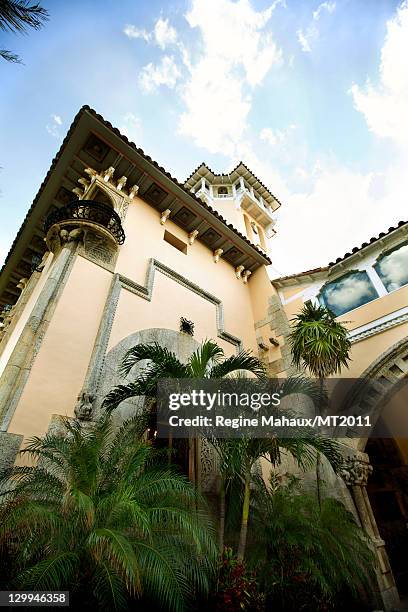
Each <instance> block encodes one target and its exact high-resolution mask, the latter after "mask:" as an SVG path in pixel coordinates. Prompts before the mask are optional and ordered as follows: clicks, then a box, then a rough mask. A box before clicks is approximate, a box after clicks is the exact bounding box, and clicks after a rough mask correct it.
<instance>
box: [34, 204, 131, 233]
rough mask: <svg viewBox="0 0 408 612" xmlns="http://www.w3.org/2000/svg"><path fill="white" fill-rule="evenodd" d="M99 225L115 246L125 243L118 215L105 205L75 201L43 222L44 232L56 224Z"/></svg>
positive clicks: (51, 214) (55, 211)
mask: <svg viewBox="0 0 408 612" xmlns="http://www.w3.org/2000/svg"><path fill="white" fill-rule="evenodd" d="M61 223H62V224H64V225H67V224H69V223H74V224H78V225H86V224H87V223H89V224H91V225H97V226H98V225H99V226H100V227H102V228H104V230H107V231H108V232H109V233H110V234H111V236H112V237H113V238H114V240H115V242H116V243H117V244H123V243H124V242H125V232H124V231H123V228H122V223H121V220H120V217H119V215H118V214H117V213H116V212H115V211H114V210H113V209H112V208H111V206H108V205H107V204H102V203H101V202H94V201H93V200H76V201H75V202H71V203H70V204H68V205H67V206H64V207H63V208H58V209H57V210H54V211H53V212H52V213H50V214H49V215H48V216H47V218H46V219H45V222H44V232H45V234H47V233H48V231H49V229H50V228H51V227H52V226H53V225H56V224H61Z"/></svg>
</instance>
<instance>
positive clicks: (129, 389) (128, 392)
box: [102, 382, 139, 412]
mask: <svg viewBox="0 0 408 612" xmlns="http://www.w3.org/2000/svg"><path fill="white" fill-rule="evenodd" d="M137 395H139V385H138V383H137V382H130V383H128V384H126V385H118V386H117V387H114V388H113V389H111V390H110V391H109V393H108V395H107V396H106V397H105V399H104V400H103V404H102V407H103V408H104V409H105V410H107V411H108V412H111V411H112V410H114V409H115V408H117V407H118V406H119V404H121V403H122V402H124V401H125V400H127V399H129V398H131V397H136V396H137Z"/></svg>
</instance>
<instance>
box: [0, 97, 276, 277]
mask: <svg viewBox="0 0 408 612" xmlns="http://www.w3.org/2000/svg"><path fill="white" fill-rule="evenodd" d="M85 112H88V113H90V114H91V115H92V116H94V117H95V118H96V119H98V121H100V122H101V123H103V124H104V125H105V126H106V127H107V128H108V129H110V130H111V131H112V132H113V133H115V134H116V135H117V136H119V138H121V140H122V141H123V142H125V143H126V144H127V145H129V146H130V147H131V148H132V149H134V150H135V151H137V153H139V155H141V156H142V157H143V158H144V159H145V160H146V161H148V162H149V163H151V164H152V165H153V166H154V167H155V168H157V169H158V170H159V171H160V172H162V173H163V174H164V175H166V176H167V177H168V178H169V179H170V180H171V181H172V182H173V183H174V184H175V185H177V186H178V187H180V188H181V189H183V191H185V192H186V193H188V195H189V196H190V197H192V198H193V199H194V200H196V201H197V202H199V203H200V205H201V206H203V208H205V209H207V210H208V211H209V212H210V213H211V214H212V215H214V217H216V218H217V219H219V220H220V221H221V222H222V223H223V224H224V225H226V226H227V227H228V228H229V229H231V230H232V231H233V232H234V233H235V234H236V235H237V236H239V237H240V238H241V239H242V240H244V241H245V242H246V243H247V244H248V245H250V246H251V247H252V248H253V249H255V251H257V252H258V254H259V255H261V256H262V257H263V258H264V260H265V263H271V260H270V259H269V257H268V256H267V255H266V254H265V253H264V251H263V250H262V249H260V248H259V247H258V246H257V245H255V244H253V243H252V242H251V241H250V240H249V239H248V238H247V237H246V236H244V234H242V233H241V232H240V231H238V230H237V229H236V228H235V227H234V226H233V225H232V224H231V223H228V221H226V219H224V217H223V216H222V215H220V213H219V212H217V211H216V210H214V209H213V208H212V207H211V206H209V205H208V204H207V203H205V202H203V201H202V200H200V199H199V198H197V197H196V196H195V195H194V194H193V193H191V191H190V190H189V189H187V188H186V187H185V184H184V183H180V182H179V181H178V180H177V179H176V178H174V177H173V176H171V174H170V173H169V172H167V170H165V169H164V168H163V166H160V164H158V163H157V162H156V161H154V160H153V159H152V158H151V157H150V155H147V154H146V153H145V152H144V151H143V149H141V148H139V147H137V146H136V145H135V143H134V142H132V141H131V140H129V139H128V138H127V136H125V135H124V134H122V133H121V132H120V131H119V130H118V129H117V128H115V127H114V126H113V125H112V124H111V123H110V122H109V121H107V120H106V119H104V118H103V117H102V115H100V114H99V113H97V112H96V111H95V110H94V109H93V108H91V107H90V106H88V105H87V104H85V105H84V106H82V108H80V110H79V111H78V113H77V114H76V115H75V117H74V119H73V121H72V123H71V126H70V128H69V130H68V132H67V134H66V136H65V138H64V140H63V141H62V144H61V147H60V149H59V151H58V152H57V154H56V155H55V157H54V159H53V160H52V162H51V166H50V168H49V170H48V172H47V174H46V175H45V178H44V180H43V182H42V183H41V185H40V188H39V190H38V192H37V194H36V196H35V198H34V200H33V202H32V204H31V206H30V208H29V209H28V211H27V214H26V216H25V218H24V220H23V223H22V224H21V227H20V229H19V230H18V232H17V234H16V237H15V238H14V241H13V243H12V245H11V248H10V250H9V252H8V254H7V256H6V258H5V260H4V263H3V266H2V269H1V270H0V273H1V272H3V270H4V268H5V266H6V264H7V262H8V261H9V259H10V257H11V255H12V253H13V251H14V248H15V246H16V244H17V242H18V240H19V237H20V235H21V233H22V231H23V229H24V227H25V225H26V223H27V222H28V220H29V217H30V215H31V213H32V211H33V209H34V207H35V205H36V203H37V200H38V199H39V197H40V195H41V192H42V190H43V188H44V187H45V185H46V183H47V181H48V180H49V178H50V176H51V174H52V172H53V170H54V168H55V166H56V165H57V163H58V161H59V160H60V158H61V156H62V154H63V152H64V149H65V147H66V145H67V143H68V141H69V139H70V137H71V135H72V133H73V131H74V129H75V127H76V125H77V123H78V122H79V119H80V118H81V116H82V115H83V114H84V113H85Z"/></svg>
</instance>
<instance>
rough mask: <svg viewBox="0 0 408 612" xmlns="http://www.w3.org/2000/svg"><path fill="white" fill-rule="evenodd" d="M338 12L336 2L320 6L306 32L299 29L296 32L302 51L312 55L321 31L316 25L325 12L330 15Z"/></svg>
mask: <svg viewBox="0 0 408 612" xmlns="http://www.w3.org/2000/svg"><path fill="white" fill-rule="evenodd" d="M335 10H336V3H335V2H322V3H321V4H319V6H318V7H317V9H316V10H315V11H313V20H312V22H311V23H310V24H309V25H308V26H307V28H306V29H305V30H304V29H302V28H299V29H298V30H297V32H296V36H297V39H298V42H299V44H300V46H301V49H302V51H303V52H304V53H311V51H312V44H311V43H313V42H315V41H316V40H317V39H318V38H319V30H318V28H317V25H316V23H317V22H318V21H319V20H320V17H321V15H322V13H323V12H327V13H329V14H331V13H334V11H335Z"/></svg>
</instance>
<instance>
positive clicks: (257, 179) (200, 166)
mask: <svg viewBox="0 0 408 612" xmlns="http://www.w3.org/2000/svg"><path fill="white" fill-rule="evenodd" d="M241 166H242V167H243V168H245V170H246V171H247V172H249V173H250V174H251V176H252V177H253V178H254V179H255V180H256V181H257V182H258V183H259V184H260V185H261V187H263V189H265V191H267V192H268V194H269V195H270V196H271V198H273V199H274V200H275V202H277V203H278V206H277V207H276V208H275V210H277V209H278V208H279V207H280V206H282V202H280V201H279V200H278V198H277V197H276V196H275V195H273V193H272V192H271V190H270V189H268V187H266V185H264V183H263V182H262V181H261V180H260V179H259V178H258V177H257V176H256V174H254V173H253V172H252V170H251V169H250V168H248V166H247V165H246V164H244V162H242V161H240V162H238V163H237V165H236V166H235V168H232V170H230V171H229V172H221V173H217V172H214V171H213V170H212V169H211V168H210V167H209V166H208V165H207V164H206V163H205V162H201V164H199V165H198V166H197V168H196V169H195V170H193V172H192V173H191V174H189V176H188V177H187V178H186V180H185V182H184V184H186V183H188V181H189V180H190V179H191V178H192V177H193V176H194V175H195V174H196V172H198V171H199V170H200V169H201V168H206V169H207V170H208V171H209V172H211V174H212V175H213V176H214V177H224V176H229V175H230V174H233V173H234V172H238V170H239V168H240V167H241Z"/></svg>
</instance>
